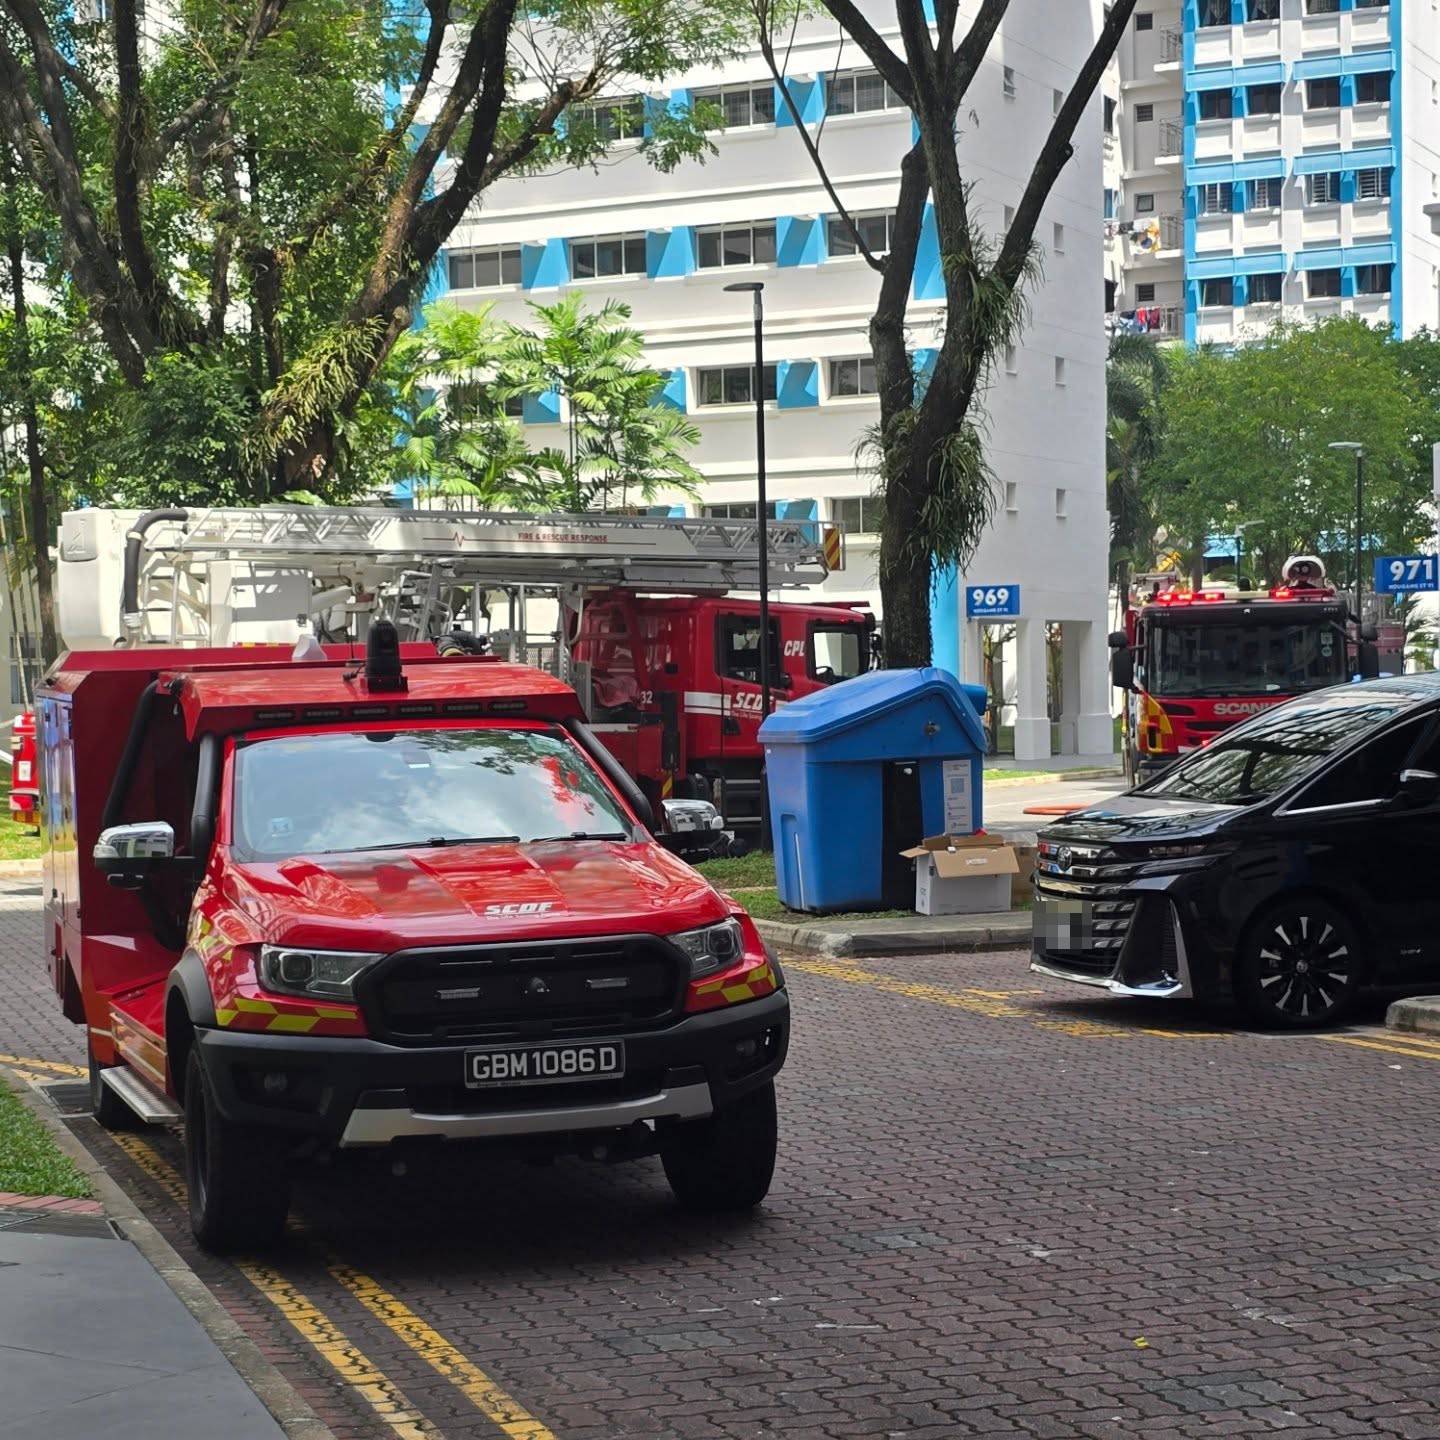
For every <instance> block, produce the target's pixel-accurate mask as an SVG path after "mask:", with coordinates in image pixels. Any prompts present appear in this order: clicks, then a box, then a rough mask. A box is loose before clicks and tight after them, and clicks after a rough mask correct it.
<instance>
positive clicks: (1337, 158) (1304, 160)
mask: <svg viewBox="0 0 1440 1440" xmlns="http://www.w3.org/2000/svg"><path fill="white" fill-rule="evenodd" d="M1343 158H1344V157H1343V156H1342V155H1341V153H1340V151H1338V150H1326V151H1325V152H1324V153H1323V154H1320V155H1297V156H1296V157H1295V166H1294V169H1295V173H1296V174H1297V175H1327V174H1329V173H1330V172H1331V171H1332V170H1338V169H1340V166H1341V161H1342V159H1343Z"/></svg>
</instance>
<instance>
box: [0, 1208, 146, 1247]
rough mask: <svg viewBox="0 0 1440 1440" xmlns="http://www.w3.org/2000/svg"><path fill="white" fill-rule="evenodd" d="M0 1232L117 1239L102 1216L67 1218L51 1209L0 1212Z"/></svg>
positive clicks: (90, 1238)
mask: <svg viewBox="0 0 1440 1440" xmlns="http://www.w3.org/2000/svg"><path fill="white" fill-rule="evenodd" d="M0 1230H3V1231H5V1232H7V1233H16V1234H27V1235H68V1236H70V1237H71V1238H72V1239H76V1240H118V1239H119V1238H120V1237H119V1236H118V1235H116V1233H115V1231H114V1229H113V1228H112V1227H111V1224H110V1222H109V1221H108V1220H107V1219H106V1218H105V1217H104V1216H103V1215H67V1214H65V1213H63V1212H61V1211H51V1210H0Z"/></svg>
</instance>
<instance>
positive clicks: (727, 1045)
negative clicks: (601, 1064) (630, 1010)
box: [195, 990, 790, 1147]
mask: <svg viewBox="0 0 1440 1440" xmlns="http://www.w3.org/2000/svg"><path fill="white" fill-rule="evenodd" d="M536 1038H537V1040H538V1039H541V1037H536ZM567 1038H571V1037H567ZM573 1038H574V1040H575V1042H576V1043H577V1044H583V1043H586V1042H587V1040H588V1039H589V1038H590V1037H585V1036H576V1037H573ZM599 1038H602V1039H604V1040H606V1041H621V1042H623V1043H624V1046H625V1062H626V1063H625V1069H626V1073H625V1078H624V1080H623V1081H614V1082H593V1083H592V1082H583V1081H582V1082H576V1083H574V1084H564V1085H552V1086H545V1087H542V1086H525V1087H518V1088H505V1087H500V1088H493V1089H469V1088H467V1087H466V1086H465V1084H464V1069H465V1054H466V1052H467V1050H472V1049H476V1048H478V1047H479V1046H480V1045H481V1042H476V1044H474V1045H450V1046H444V1047H418V1046H404V1045H391V1044H387V1043H386V1042H384V1041H380V1040H363V1039H332V1038H322V1037H318V1036H295V1035H271V1034H257V1033H254V1032H243V1031H234V1030H221V1029H213V1028H211V1029H200V1030H197V1031H196V1035H195V1041H196V1044H197V1045H198V1046H199V1047H200V1058H201V1062H202V1063H203V1064H204V1066H205V1074H206V1076H207V1078H208V1079H209V1081H210V1084H211V1087H212V1090H213V1091H214V1095H215V1103H216V1105H217V1107H218V1108H219V1110H220V1113H221V1114H222V1115H224V1116H225V1118H226V1119H227V1120H231V1121H233V1122H234V1123H236V1124H241V1125H258V1126H264V1127H267V1128H275V1129H283V1130H288V1131H290V1132H292V1133H294V1134H295V1135H296V1137H297V1139H298V1138H302V1137H303V1138H311V1139H314V1140H316V1141H318V1142H320V1143H321V1144H323V1145H340V1146H344V1147H350V1146H366V1145H385V1144H389V1143H391V1142H392V1141H397V1140H406V1139H416V1140H420V1139H427V1138H428V1139H451V1140H465V1139H504V1138H511V1139H515V1138H521V1137H525V1136H550V1137H563V1136H565V1135H568V1134H580V1133H583V1132H587V1131H589V1132H593V1131H599V1130H623V1129H626V1128H627V1127H630V1126H633V1125H635V1124H636V1123H637V1122H644V1121H654V1122H657V1123H662V1124H663V1123H668V1122H670V1121H682V1120H698V1119H703V1118H704V1117H705V1116H707V1115H711V1114H713V1113H714V1112H715V1111H716V1110H720V1109H723V1108H724V1107H725V1106H726V1105H728V1104H730V1103H731V1102H732V1101H733V1100H735V1099H737V1098H738V1097H739V1096H741V1095H743V1094H745V1093H746V1092H747V1091H749V1090H752V1089H754V1088H755V1087H756V1086H757V1085H760V1084H763V1083H764V1082H765V1081H766V1080H768V1079H770V1078H771V1077H772V1076H773V1075H774V1074H775V1073H776V1072H777V1071H778V1070H779V1069H780V1067H781V1066H782V1065H783V1064H784V1062H785V1055H786V1050H787V1048H788V1045H789V1038H790V1001H789V997H788V996H787V995H786V993H785V992H784V991H783V990H781V991H777V992H776V993H775V994H773V995H769V996H766V997H765V998H764V999H760V1000H751V1001H747V1002H745V1003H743V1004H739V1005H733V1006H729V1007H727V1008H726V1009H724V1010H715V1011H711V1012H709V1013H706V1014H701V1015H690V1016H685V1017H684V1018H682V1019H681V1020H679V1021H677V1022H675V1023H674V1024H671V1025H668V1026H666V1027H664V1028H663V1029H657V1030H637V1031H635V1032H633V1033H630V1034H621V1035H609V1034H607V1035H605V1036H603V1037H599ZM484 1043H486V1044H488V1043H491V1042H484ZM527 1043H533V1042H531V1041H529V1040H517V1041H516V1042H515V1044H516V1045H517V1046H520V1045H524V1044H527ZM541 1043H543V1040H542V1041H541Z"/></svg>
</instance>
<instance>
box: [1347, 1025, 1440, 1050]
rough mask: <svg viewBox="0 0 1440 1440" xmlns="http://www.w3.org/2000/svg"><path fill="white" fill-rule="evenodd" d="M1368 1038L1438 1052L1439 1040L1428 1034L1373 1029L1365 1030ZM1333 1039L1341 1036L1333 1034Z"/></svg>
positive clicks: (1439, 1048) (1439, 1047)
mask: <svg viewBox="0 0 1440 1440" xmlns="http://www.w3.org/2000/svg"><path fill="white" fill-rule="evenodd" d="M1367 1035H1368V1038H1370V1039H1374V1040H1385V1041H1387V1042H1390V1041H1393V1042H1394V1043H1395V1044H1396V1045H1414V1046H1416V1047H1418V1048H1419V1049H1421V1050H1434V1051H1437V1052H1440V1040H1434V1039H1431V1037H1430V1036H1428V1035H1416V1034H1415V1033H1414V1032H1413V1031H1410V1030H1375V1031H1369V1032H1367ZM1332 1038H1333V1039H1337V1040H1338V1039H1341V1038H1343V1037H1341V1036H1338V1035H1337V1036H1333V1037H1332Z"/></svg>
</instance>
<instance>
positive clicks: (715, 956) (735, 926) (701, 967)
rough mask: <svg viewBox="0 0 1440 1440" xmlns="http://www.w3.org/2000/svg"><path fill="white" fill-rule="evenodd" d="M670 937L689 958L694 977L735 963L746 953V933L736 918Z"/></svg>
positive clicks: (691, 972) (692, 977) (691, 975)
mask: <svg viewBox="0 0 1440 1440" xmlns="http://www.w3.org/2000/svg"><path fill="white" fill-rule="evenodd" d="M669 938H670V941H671V943H672V944H675V945H678V946H679V947H680V948H681V949H682V950H683V951H684V952H685V954H686V955H687V956H688V957H689V959H690V978H691V979H692V980H698V979H699V978H700V976H702V975H711V974H713V973H714V972H715V971H716V970H723V969H724V968H725V966H727V965H733V964H734V963H735V962H736V961H737V960H739V959H740V957H741V956H742V955H744V953H745V932H744V931H743V930H742V929H741V928H740V922H739V921H738V920H735V919H730V920H722V921H721V922H720V923H719V924H718V925H707V926H706V927H705V928H704V929H703V930H685V931H682V932H681V933H680V934H679V935H671V936H670V937H669Z"/></svg>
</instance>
